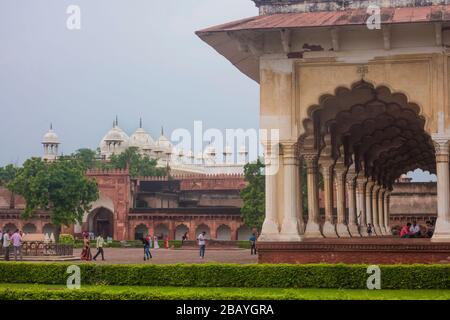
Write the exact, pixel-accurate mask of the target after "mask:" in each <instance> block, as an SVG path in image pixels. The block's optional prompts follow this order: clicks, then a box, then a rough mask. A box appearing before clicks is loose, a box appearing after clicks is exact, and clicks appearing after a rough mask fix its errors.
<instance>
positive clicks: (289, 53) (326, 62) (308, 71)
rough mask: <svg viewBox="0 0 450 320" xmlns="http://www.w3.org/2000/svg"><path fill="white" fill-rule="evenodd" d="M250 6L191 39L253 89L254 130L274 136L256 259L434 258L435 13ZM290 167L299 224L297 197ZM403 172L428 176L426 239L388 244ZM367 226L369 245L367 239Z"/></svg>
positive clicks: (441, 203) (446, 219)
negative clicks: (429, 233) (251, 12)
mask: <svg viewBox="0 0 450 320" xmlns="http://www.w3.org/2000/svg"><path fill="white" fill-rule="evenodd" d="M253 1H254V2H255V4H256V5H257V7H258V8H259V10H260V15H259V16H256V17H251V18H246V19H242V20H239V21H234V22H230V23H226V24H222V25H219V26H215V27H211V28H208V29H204V30H201V31H198V32H197V35H198V36H199V37H200V38H201V39H202V40H203V41H205V42H206V43H208V44H209V45H211V46H212V47H213V48H214V49H216V50H217V51H218V52H219V53H220V54H221V55H223V56H224V57H225V58H227V59H228V60H229V61H230V62H231V63H232V64H233V65H234V66H235V67H237V68H238V69H239V70H240V71H241V72H243V73H244V74H246V75H247V76H248V77H250V78H251V79H253V80H255V81H257V82H258V83H259V84H260V95H261V99H260V127H261V129H267V130H271V129H277V130H279V131H280V134H279V136H280V140H279V141H270V140H267V141H263V144H264V146H265V157H266V164H267V165H266V170H267V172H276V174H268V175H267V176H266V218H265V222H264V225H263V228H262V232H261V236H260V238H259V259H260V261H262V262H296V263H299V262H300V263H301V262H324V261H327V262H362V263H383V262H437V261H441V260H443V259H445V258H447V257H448V256H449V252H450V243H449V242H450V196H449V195H450V180H449V179H450V178H449V142H450V100H449V97H450V94H449V93H450V90H449V89H450V82H449V81H448V79H449V72H450V67H449V66H450V63H449V62H450V51H449V50H448V47H449V45H450V32H449V26H450V4H449V2H448V1H447V0H445V1H442V0H431V1H427V2H423V3H422V2H420V4H419V2H417V1H410V0H405V1H394V0H391V1H389V0H388V1H381V0H380V1H376V0H375V1H366V0H359V1H351V2H342V1H334V0H314V1H304V0H253ZM374 5H375V6H374ZM369 6H370V8H369ZM377 21H378V22H379V24H378V22H377ZM303 164H305V165H306V167H307V186H308V187H307V192H308V198H307V199H308V200H307V201H308V212H307V219H304V214H303V212H302V207H303V206H302V203H301V200H302V197H300V196H299V195H300V193H301V188H300V186H301V181H300V179H301V175H300V174H299V171H300V168H301V166H302V165H303ZM275 167H279V170H275V169H274V168H275ZM416 168H421V169H423V170H426V171H429V172H431V173H435V174H436V175H437V179H438V183H437V220H436V227H435V232H434V236H433V238H432V239H431V241H430V240H422V239H414V240H417V241H409V240H410V239H395V240H394V239H392V238H389V237H388V235H389V234H390V221H391V219H390V213H389V209H390V205H389V201H390V198H391V197H392V193H393V187H394V182H395V181H396V180H397V179H398V178H399V177H400V176H401V175H402V174H404V173H406V172H408V171H410V170H414V169H416ZM319 172H320V173H321V174H322V176H323V180H324V207H325V219H324V221H322V220H321V219H320V205H319V189H318V175H319ZM333 189H336V193H335V194H334V192H333ZM334 211H336V212H337V219H334V215H333V213H334ZM369 224H371V225H372V226H373V227H374V231H375V235H376V236H375V237H371V238H370V239H367V232H366V230H367V226H368V225H369ZM397 240H398V241H397Z"/></svg>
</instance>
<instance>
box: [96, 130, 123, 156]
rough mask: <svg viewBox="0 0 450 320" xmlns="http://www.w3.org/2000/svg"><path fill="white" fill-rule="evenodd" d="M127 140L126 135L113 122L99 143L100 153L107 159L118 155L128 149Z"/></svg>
mask: <svg viewBox="0 0 450 320" xmlns="http://www.w3.org/2000/svg"><path fill="white" fill-rule="evenodd" d="M129 140H130V138H129V137H128V135H127V134H126V133H125V132H124V131H123V130H122V129H121V128H120V127H119V126H118V125H117V122H115V123H114V125H113V127H112V129H111V130H109V132H108V133H107V134H106V135H105V136H104V137H103V139H102V141H101V142H100V153H101V155H102V156H105V157H107V158H108V157H110V156H111V155H113V154H120V153H122V152H123V151H125V150H126V149H127V148H128V146H129Z"/></svg>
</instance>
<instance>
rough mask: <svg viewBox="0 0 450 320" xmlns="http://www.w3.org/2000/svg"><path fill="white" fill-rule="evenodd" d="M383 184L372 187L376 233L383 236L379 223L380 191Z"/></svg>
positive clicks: (373, 218) (373, 217)
mask: <svg viewBox="0 0 450 320" xmlns="http://www.w3.org/2000/svg"><path fill="white" fill-rule="evenodd" d="M380 188H381V186H380V185H378V184H376V183H375V185H374V186H373V189H372V220H373V227H374V233H375V234H376V235H377V236H381V235H382V234H381V228H380V223H379V216H378V193H379V191H380Z"/></svg>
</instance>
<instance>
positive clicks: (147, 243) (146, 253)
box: [142, 235, 153, 261]
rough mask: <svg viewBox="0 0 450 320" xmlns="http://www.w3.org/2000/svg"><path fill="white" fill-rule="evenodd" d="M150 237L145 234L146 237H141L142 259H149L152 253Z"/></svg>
mask: <svg viewBox="0 0 450 320" xmlns="http://www.w3.org/2000/svg"><path fill="white" fill-rule="evenodd" d="M151 241H152V240H151V237H150V236H149V235H147V236H146V237H143V238H142V243H143V244H144V261H145V260H150V259H151V258H153V257H152V254H151V252H150V245H151Z"/></svg>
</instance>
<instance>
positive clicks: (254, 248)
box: [249, 233, 256, 255]
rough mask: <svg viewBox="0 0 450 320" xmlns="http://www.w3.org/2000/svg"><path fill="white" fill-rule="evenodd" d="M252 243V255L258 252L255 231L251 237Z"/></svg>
mask: <svg viewBox="0 0 450 320" xmlns="http://www.w3.org/2000/svg"><path fill="white" fill-rule="evenodd" d="M249 240H250V243H251V249H250V252H251V255H253V254H256V234H255V233H253V234H252V236H251V237H250V238H249Z"/></svg>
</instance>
